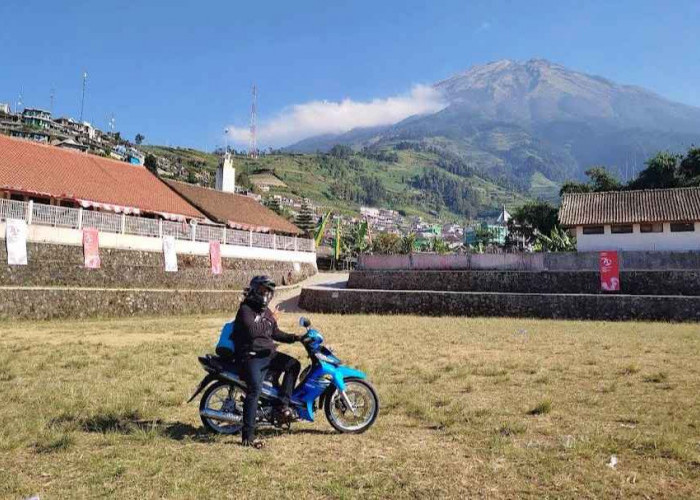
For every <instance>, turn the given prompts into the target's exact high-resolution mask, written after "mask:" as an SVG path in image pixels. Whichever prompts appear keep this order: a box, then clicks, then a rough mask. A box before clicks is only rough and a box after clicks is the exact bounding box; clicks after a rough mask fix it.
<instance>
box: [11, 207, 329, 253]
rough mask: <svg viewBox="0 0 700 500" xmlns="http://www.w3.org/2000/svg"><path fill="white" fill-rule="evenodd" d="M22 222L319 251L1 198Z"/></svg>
mask: <svg viewBox="0 0 700 500" xmlns="http://www.w3.org/2000/svg"><path fill="white" fill-rule="evenodd" d="M7 219H22V220H25V221H27V224H40V225H43V226H53V227H65V228H70V229H82V228H84V227H94V228H96V229H97V230H98V231H103V232H107V233H117V234H132V235H136V236H150V237H153V238H160V237H162V236H168V235H169V236H174V237H175V238H177V239H180V240H187V241H204V242H207V241H212V240H214V241H220V242H221V243H222V244H224V245H236V246H246V247H256V248H270V249H273V250H290V251H298V252H315V251H316V249H315V246H314V241H313V240H311V239H307V238H297V237H296V236H294V237H291V236H280V235H276V234H267V233H255V232H252V231H241V230H238V229H228V228H227V227H225V226H214V225H210V224H188V223H186V222H173V221H167V220H156V219H147V218H145V217H134V216H131V215H124V214H121V215H120V214H112V213H107V212H96V211H92V210H83V209H82V208H68V207H57V206H52V205H45V204H41V203H34V202H32V201H29V202H24V201H14V200H6V199H2V198H0V220H7Z"/></svg>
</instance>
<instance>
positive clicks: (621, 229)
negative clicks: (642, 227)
mask: <svg viewBox="0 0 700 500" xmlns="http://www.w3.org/2000/svg"><path fill="white" fill-rule="evenodd" d="M610 232H611V233H612V234H629V233H631V232H632V224H618V225H614V226H610Z"/></svg>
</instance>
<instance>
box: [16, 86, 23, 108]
mask: <svg viewBox="0 0 700 500" xmlns="http://www.w3.org/2000/svg"><path fill="white" fill-rule="evenodd" d="M23 105H24V103H23V102H22V90H20V91H19V97H17V107H16V108H15V113H17V114H19V108H21V107H22V106H23Z"/></svg>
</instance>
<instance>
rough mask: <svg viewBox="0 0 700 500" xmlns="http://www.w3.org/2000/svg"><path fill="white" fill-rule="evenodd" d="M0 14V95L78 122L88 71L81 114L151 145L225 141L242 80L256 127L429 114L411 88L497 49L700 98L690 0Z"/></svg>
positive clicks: (4, 5)
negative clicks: (111, 121) (254, 95)
mask: <svg viewBox="0 0 700 500" xmlns="http://www.w3.org/2000/svg"><path fill="white" fill-rule="evenodd" d="M0 19H2V20H3V21H2V29H0V102H11V103H14V102H16V101H17V96H18V94H19V92H20V90H21V91H22V93H23V102H24V104H25V105H26V106H34V107H44V108H48V107H49V104H50V97H49V96H50V94H51V89H52V88H53V89H55V105H54V113H55V114H58V115H64V114H65V115H73V116H76V117H77V115H78V113H79V108H80V86H81V75H82V73H83V71H84V70H85V71H87V72H88V86H87V98H86V104H85V118H86V119H88V120H90V121H92V122H93V123H95V124H96V125H97V126H98V127H100V128H106V123H107V120H108V118H109V116H110V115H111V114H112V113H114V115H115V118H116V128H117V129H118V130H120V131H122V134H123V135H124V136H126V137H129V138H133V136H134V135H135V134H136V133H138V132H140V133H142V134H144V135H145V136H146V142H149V143H154V144H170V145H180V146H192V147H199V148H205V149H213V148H214V147H216V146H220V145H223V144H224V142H225V139H224V133H223V131H224V129H225V128H226V127H230V128H231V129H233V130H235V127H241V128H243V129H244V128H245V127H247V124H248V120H249V109H250V87H251V84H252V83H253V82H255V83H256V84H257V86H258V89H259V98H258V109H259V111H258V121H259V126H260V127H261V128H264V127H265V126H266V124H268V123H270V122H271V121H273V122H274V119H275V118H279V117H280V113H282V118H283V119H284V117H285V116H289V114H290V113H292V114H293V110H294V109H295V108H293V106H299V105H302V107H301V108H299V109H300V110H301V111H304V110H306V109H308V108H307V107H305V106H307V103H310V102H316V103H317V104H318V102H320V101H329V102H330V103H331V106H333V105H334V104H333V103H339V102H341V101H343V100H345V103H346V104H348V105H349V106H350V109H351V110H352V113H355V116H356V115H363V114H365V111H372V110H374V111H377V110H379V111H378V112H379V113H381V112H383V110H385V109H387V107H392V106H394V104H396V105H397V106H399V107H401V106H404V105H408V104H410V105H412V103H413V102H414V101H415V100H418V101H419V104H424V105H426V106H427V108H428V109H429V107H430V102H428V103H427V104H426V103H425V102H424V101H425V99H427V100H428V101H429V100H430V96H428V97H426V96H425V95H424V94H425V92H424V91H425V89H424V88H423V87H420V85H421V84H423V85H425V84H431V83H433V82H435V81H437V80H440V79H443V78H447V77H449V76H450V75H452V74H454V73H457V72H459V71H462V70H465V69H467V68H468V67H470V66H472V65H475V64H482V63H485V62H489V61H494V60H498V59H505V58H509V59H517V60H527V59H530V58H535V57H536V58H546V59H550V60H552V61H554V62H557V63H560V64H563V65H565V66H568V67H570V68H572V69H576V70H579V71H583V72H587V73H593V74H598V75H601V76H605V77H607V78H610V79H612V80H615V81H617V82H619V83H629V84H636V85H640V86H643V87H646V88H648V89H650V90H653V91H655V92H658V93H659V94H661V95H663V96H665V97H668V98H670V99H673V100H677V101H681V102H685V103H688V104H693V105H696V106H700V85H699V82H700V43H699V42H700V31H698V26H700V2H698V1H697V0H688V1H686V0H674V1H672V2H671V1H668V2H663V1H646V0H636V1H626V0H622V1H620V0H618V1H613V2H607V1H606V2H603V1H595V0H591V1H565V0H559V1H539V0H538V1H528V2H525V1H506V0H490V1H467V0H462V1H452V0H432V1H421V2H419V1H412V0H399V1H395V0H387V1H382V0H374V1H364V0H358V1H342V0H335V1H331V0H324V1H316V0H314V1H303V0H297V1H265V0H258V1H248V2H241V1H232V0H228V1H218V0H205V1H201V0H200V1H198V2H195V1H182V0H180V1H178V0H171V1H167V2H166V1H154V0H150V1H149V0H142V1H138V2H136V1H131V2H98V1H94V0H91V1H85V0H70V1H69V0H62V1H57V0H53V1H48V0H3V1H2V2H0ZM387 99H389V100H388V101H387ZM368 102H369V103H375V104H378V106H379V107H378V108H377V107H373V105H371V104H367V103H368ZM363 103H364V104H363ZM407 103H408V104H407ZM382 106H384V107H382ZM392 109H393V108H392ZM285 110H286V111H285ZM290 110H291V111H290ZM285 113H286V114H285ZM331 119H332V115H331ZM351 121H352V120H350V122H351ZM350 122H348V126H349V125H350ZM288 125H289V126H290V127H292V128H294V126H295V124H294V123H291V124H288ZM312 132H313V133H316V132H318V130H310V131H304V130H296V131H295V133H296V134H297V135H298V134H301V135H304V134H305V133H312ZM239 135H240V134H239ZM295 138H296V137H295ZM239 140H242V139H241V138H239ZM285 140H289V138H288V137H287V136H285V135H284V134H282V135H281V136H277V137H275V136H274V134H271V135H270V136H269V138H266V139H263V140H261V141H260V142H261V143H262V144H261V145H262V146H266V145H269V144H266V142H267V143H273V145H275V146H279V145H282V144H281V142H284V141H285Z"/></svg>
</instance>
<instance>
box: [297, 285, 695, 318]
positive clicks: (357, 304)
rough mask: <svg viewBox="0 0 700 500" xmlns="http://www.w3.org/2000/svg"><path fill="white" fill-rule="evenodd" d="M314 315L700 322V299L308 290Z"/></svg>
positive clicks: (305, 300) (305, 301)
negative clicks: (403, 315) (376, 314)
mask: <svg viewBox="0 0 700 500" xmlns="http://www.w3.org/2000/svg"><path fill="white" fill-rule="evenodd" d="M299 305H300V306H301V307H303V308H304V309H306V310H308V311H311V312H321V313H340V314H357V313H378V314H417V315H427V316H512V317H525V318H551V319H591V320H666V321H700V297H678V296H649V295H588V294H585V295H567V294H520V293H470V292H436V291H388V290H351V289H334V288H324V287H312V288H304V289H303V290H302V293H301V297H300V299H299Z"/></svg>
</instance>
